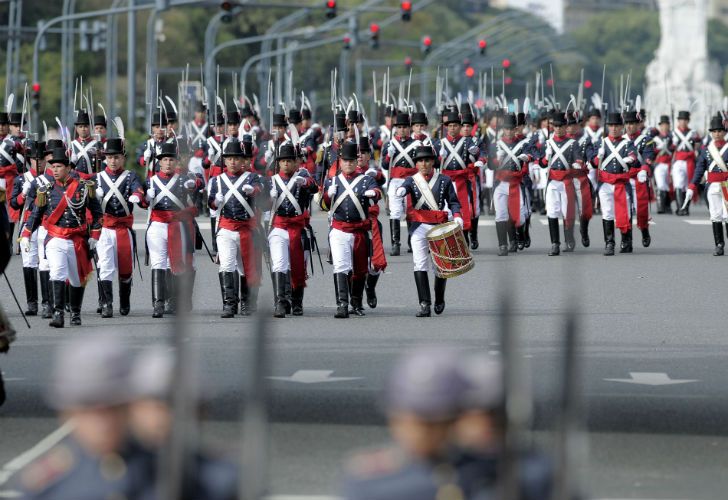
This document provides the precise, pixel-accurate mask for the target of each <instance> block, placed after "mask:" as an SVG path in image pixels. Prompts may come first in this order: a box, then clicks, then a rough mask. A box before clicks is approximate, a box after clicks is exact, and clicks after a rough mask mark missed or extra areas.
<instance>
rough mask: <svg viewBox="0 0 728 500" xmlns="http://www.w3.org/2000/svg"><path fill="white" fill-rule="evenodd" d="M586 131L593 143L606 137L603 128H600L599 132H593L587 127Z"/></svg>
mask: <svg viewBox="0 0 728 500" xmlns="http://www.w3.org/2000/svg"><path fill="white" fill-rule="evenodd" d="M585 130H586V133H587V135H588V136H589V139H591V140H592V142H597V141H598V140H599V139H600V138H601V137H602V136H603V135H604V128H603V127H600V128H598V129H597V130H592V129H591V128H590V127H587V128H586V129H585Z"/></svg>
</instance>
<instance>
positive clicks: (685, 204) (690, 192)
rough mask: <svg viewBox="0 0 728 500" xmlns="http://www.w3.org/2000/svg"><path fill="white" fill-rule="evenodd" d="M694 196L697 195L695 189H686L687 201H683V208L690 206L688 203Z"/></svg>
mask: <svg viewBox="0 0 728 500" xmlns="http://www.w3.org/2000/svg"><path fill="white" fill-rule="evenodd" d="M693 196H695V191H693V190H692V189H688V190H687V191H685V203H683V206H682V208H685V207H687V206H688V203H689V202H690V200H692V199H693Z"/></svg>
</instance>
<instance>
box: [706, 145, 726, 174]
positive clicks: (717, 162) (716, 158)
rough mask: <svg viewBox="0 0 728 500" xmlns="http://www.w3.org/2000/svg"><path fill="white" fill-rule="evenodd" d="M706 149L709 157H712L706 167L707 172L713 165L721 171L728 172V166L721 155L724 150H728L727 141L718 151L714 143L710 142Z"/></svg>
mask: <svg viewBox="0 0 728 500" xmlns="http://www.w3.org/2000/svg"><path fill="white" fill-rule="evenodd" d="M708 151H710V157H711V158H712V159H713V161H712V162H711V163H710V166H709V167H708V172H710V171H711V169H712V168H713V167H718V168H719V169H720V170H721V172H728V167H726V164H725V160H723V155H724V154H725V152H726V151H728V143H726V144H724V145H723V147H722V148H721V149H720V151H718V148H717V147H716V146H715V143H714V142H711V143H710V144H708Z"/></svg>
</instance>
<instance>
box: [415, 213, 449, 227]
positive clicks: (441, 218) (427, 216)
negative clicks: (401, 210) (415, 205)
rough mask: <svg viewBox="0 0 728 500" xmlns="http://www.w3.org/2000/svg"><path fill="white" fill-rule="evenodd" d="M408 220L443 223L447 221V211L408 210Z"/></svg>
mask: <svg viewBox="0 0 728 500" xmlns="http://www.w3.org/2000/svg"><path fill="white" fill-rule="evenodd" d="M407 219H409V221H410V222H421V223H422V224H433V225H435V224H443V223H445V222H447V212H445V211H444V210H410V211H409V212H408V213H407Z"/></svg>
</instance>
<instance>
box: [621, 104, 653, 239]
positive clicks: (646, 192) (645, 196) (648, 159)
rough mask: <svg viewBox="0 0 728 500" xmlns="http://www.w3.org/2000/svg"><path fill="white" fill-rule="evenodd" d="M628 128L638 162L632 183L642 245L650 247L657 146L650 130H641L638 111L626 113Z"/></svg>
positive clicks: (632, 171) (625, 119) (628, 135)
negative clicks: (653, 175) (653, 166)
mask: <svg viewBox="0 0 728 500" xmlns="http://www.w3.org/2000/svg"><path fill="white" fill-rule="evenodd" d="M624 123H625V128H626V134H625V137H627V138H628V139H629V140H630V141H632V145H633V146H634V149H635V153H636V154H637V162H636V163H634V164H633V165H631V166H630V174H631V175H632V178H631V179H630V184H631V185H632V190H633V193H634V207H635V213H636V214H637V228H638V229H639V230H640V231H641V232H642V246H643V247H648V246H650V243H651V242H652V238H651V237H650V226H649V223H650V181H649V178H650V177H651V175H652V170H651V169H652V164H653V162H654V160H655V148H654V145H653V142H652V137H651V136H650V134H649V131H648V130H647V131H641V130H640V124H641V123H642V119H641V117H640V115H639V113H637V112H636V111H627V112H626V113H625V114H624Z"/></svg>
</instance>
